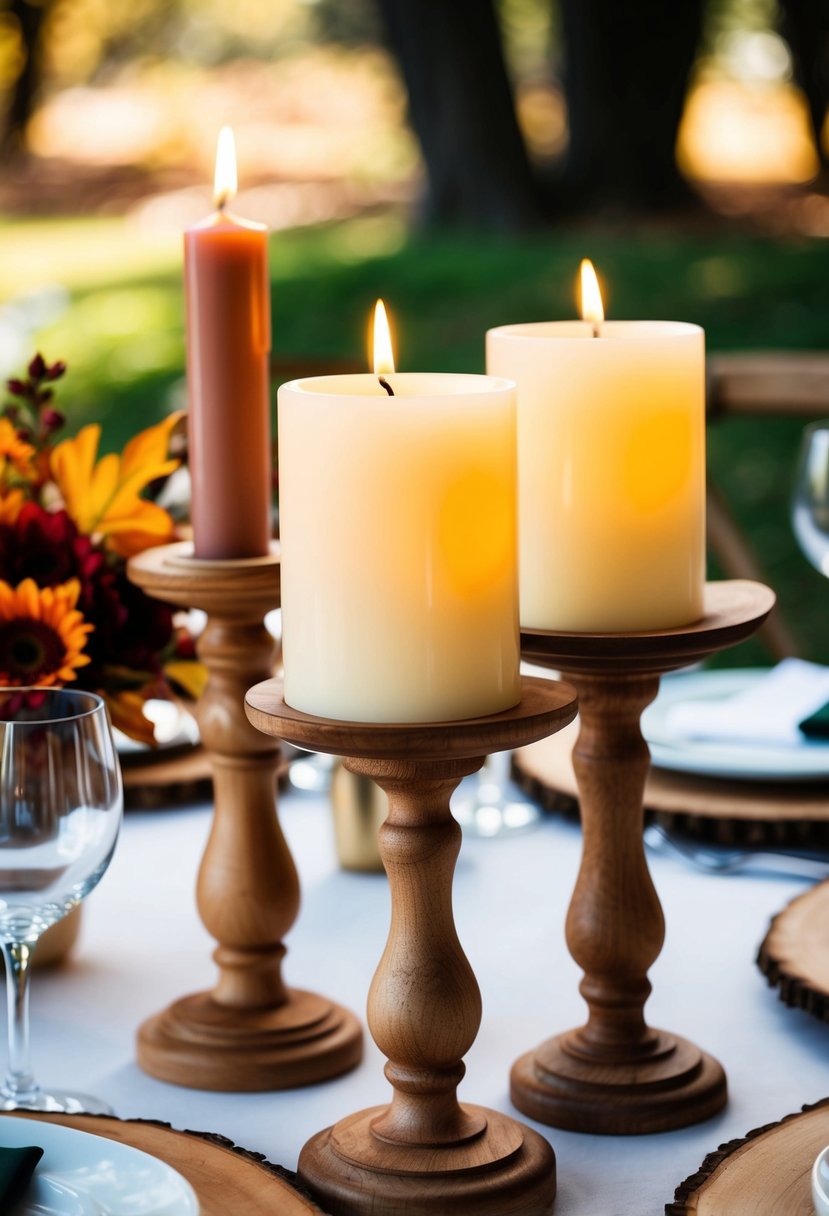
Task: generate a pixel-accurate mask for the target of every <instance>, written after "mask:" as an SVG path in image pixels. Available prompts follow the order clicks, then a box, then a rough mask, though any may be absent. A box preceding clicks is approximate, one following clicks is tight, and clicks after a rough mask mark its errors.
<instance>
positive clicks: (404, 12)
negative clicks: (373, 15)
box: [378, 0, 540, 231]
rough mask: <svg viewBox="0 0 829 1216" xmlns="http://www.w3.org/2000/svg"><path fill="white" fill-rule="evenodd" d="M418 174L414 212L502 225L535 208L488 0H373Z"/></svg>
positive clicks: (528, 218) (526, 218) (527, 216)
mask: <svg viewBox="0 0 829 1216" xmlns="http://www.w3.org/2000/svg"><path fill="white" fill-rule="evenodd" d="M378 2H379V7H380V11H381V13H382V15H383V18H384V20H385V24H386V29H387V31H388V35H389V41H390V43H391V48H392V50H393V52H394V54H395V55H396V57H397V60H398V62H399V64H400V67H401V70H402V72H403V77H404V79H405V82H406V88H407V90H408V94H409V110H410V114H411V120H412V125H413V127H414V130H415V133H416V135H417V137H418V140H419V141H420V146H421V149H422V151H423V158H424V160H425V162H426V170H427V173H428V177H429V181H428V194H427V197H426V199H425V204H424V218H425V219H426V220H427V221H428V222H435V223H441V224H453V223H466V224H472V225H475V226H477V227H482V228H487V229H490V230H496V231H497V230H502V231H511V230H518V229H521V228H526V227H527V226H528V225H531V224H533V223H537V222H538V220H539V218H540V208H539V203H538V198H537V194H536V188H535V184H534V182H533V178H532V174H531V171H530V166H529V162H528V160H527V154H526V150H525V148H524V143H523V140H522V138H521V132H520V130H519V127H518V122H517V119H516V117H515V107H514V104H513V97H512V89H511V87H510V82H509V78H508V75H507V69H506V65H505V62H504V55H503V51H502V49H501V39H500V30H499V27H498V21H497V18H496V15H495V10H494V8H493V3H492V0H378Z"/></svg>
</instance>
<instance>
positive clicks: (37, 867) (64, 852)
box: [0, 688, 123, 1114]
mask: <svg viewBox="0 0 829 1216" xmlns="http://www.w3.org/2000/svg"><path fill="white" fill-rule="evenodd" d="M122 809H123V794H122V787H121V771H120V767H119V764H118V758H117V756H116V753H115V745H114V743H113V739H112V732H111V728H110V723H109V716H108V714H107V710H106V706H105V705H104V702H103V701H102V700H101V698H100V697H97V696H95V695H94V694H93V693H89V692H78V691H73V690H71V689H66V688H64V689H55V688H3V689H0V949H2V952H3V958H4V960H5V964H6V992H7V996H8V1034H9V1069H8V1073H7V1075H6V1079H5V1081H3V1083H2V1085H0V1109H2V1110H46V1111H63V1112H65V1113H67V1114H75V1113H78V1112H81V1111H87V1112H90V1113H92V1114H111V1113H112V1112H111V1111H110V1109H109V1107H107V1106H106V1104H105V1103H103V1102H100V1101H99V1100H98V1099H96V1098H91V1097H88V1096H87V1095H85V1094H76V1093H63V1092H54V1091H49V1092H47V1091H45V1090H43V1089H41V1088H40V1086H39V1085H38V1084H37V1082H36V1081H35V1079H34V1076H33V1074H32V1070H31V1065H30V1058H29V1004H28V994H29V985H28V980H29V968H30V965H31V961H32V955H33V953H34V949H35V946H36V945H37V942H38V939H39V938H40V936H41V934H42V933H43V932H44V931H45V930H46V929H48V928H49V926H50V925H53V924H55V922H56V921H59V920H60V919H61V918H62V917H64V916H66V914H67V913H68V912H70V911H71V910H72V908H74V907H75V906H76V905H77V904H78V903H80V901H81V900H82V899H83V898H84V897H85V896H86V895H88V894H89V892H90V891H91V890H92V889H93V887H95V886H97V884H98V882H99V880H100V878H101V875H102V874H103V873H104V871H105V870H106V868H107V866H108V865H109V862H110V858H111V857H112V854H113V850H114V849H115V842H116V840H117V838H118V829H119V827H120V824H121V813H122Z"/></svg>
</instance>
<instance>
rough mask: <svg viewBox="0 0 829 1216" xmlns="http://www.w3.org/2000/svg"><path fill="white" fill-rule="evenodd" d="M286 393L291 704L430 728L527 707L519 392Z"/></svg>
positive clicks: (282, 488)
mask: <svg viewBox="0 0 829 1216" xmlns="http://www.w3.org/2000/svg"><path fill="white" fill-rule="evenodd" d="M387 382H389V384H390V386H391V387H392V389H393V392H394V396H389V395H388V394H387V391H386V390H385V389H384V388H383V387H382V385H381V384H380V382H379V380H378V377H377V376H372V375H369V374H366V375H352V376H326V377H318V378H315V379H309V380H295V381H293V382H292V383H290V384H286V385H283V386H282V387H281V388H280V390H279V402H278V410H277V415H278V419H279V507H280V540H281V546H282V624H283V658H284V664H285V700H286V701H287V702H288V704H290V705H291V706H293V707H294V708H295V709H300V710H304V711H305V712H307V713H312V714H317V715H320V716H322V717H331V718H341V719H350V720H353V721H361V722H369V721H371V722H428V721H444V720H451V719H459V718H467V717H476V716H480V715H485V714H492V713H496V712H498V711H500V710H503V709H507V708H509V707H510V706H512V705H515V704H516V703H517V702H518V700H519V699H520V686H519V679H518V661H519V639H518V600H517V576H516V518H515V491H516V487H515V412H514V389H513V386H512V384H510V383H509V382H506V381H504V380H499V379H495V378H493V377H488V376H472V375H469V376H465V375H431V374H426V373H423V374H413V373H406V374H402V373H389V374H388V375H387Z"/></svg>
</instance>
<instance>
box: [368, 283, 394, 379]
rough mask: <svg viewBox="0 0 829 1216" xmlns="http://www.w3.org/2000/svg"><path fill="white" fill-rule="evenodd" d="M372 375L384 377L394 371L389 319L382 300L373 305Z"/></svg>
mask: <svg viewBox="0 0 829 1216" xmlns="http://www.w3.org/2000/svg"><path fill="white" fill-rule="evenodd" d="M373 349H374V374H375V376H385V375H387V374H388V372H393V371H394V351H393V349H392V344H391V331H390V329H389V319H388V317H387V316H386V306H385V304H384V303H383V301H382V300H378V301H377V303H376V304H375V305H374V348H373Z"/></svg>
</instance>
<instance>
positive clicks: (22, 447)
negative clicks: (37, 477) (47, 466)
mask: <svg viewBox="0 0 829 1216" xmlns="http://www.w3.org/2000/svg"><path fill="white" fill-rule="evenodd" d="M34 454H35V450H34V448H33V447H32V445H31V444H30V443H26V442H25V441H24V440H22V439H21V438H20V437H19V435H18V434H17V431H16V430H15V429H14V427H13V426H12V424H11V422H9V420H8V418H0V481H3V482H6V481H8V480H9V478H10V476H12V475H14V474H16V475H17V476H18V477H22V478H25V477H28V476H29V475H30V473H31V471H32V458H33V457H34Z"/></svg>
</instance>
